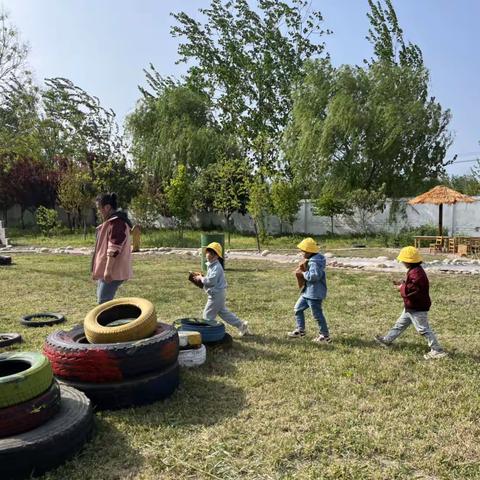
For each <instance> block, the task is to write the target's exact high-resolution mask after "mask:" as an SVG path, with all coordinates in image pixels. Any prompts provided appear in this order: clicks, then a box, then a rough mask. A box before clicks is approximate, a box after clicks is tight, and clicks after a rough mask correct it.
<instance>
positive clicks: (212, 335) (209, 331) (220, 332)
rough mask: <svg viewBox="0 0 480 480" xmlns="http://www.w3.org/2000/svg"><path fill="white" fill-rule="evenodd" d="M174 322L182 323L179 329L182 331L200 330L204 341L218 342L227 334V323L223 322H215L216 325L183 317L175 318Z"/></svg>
mask: <svg viewBox="0 0 480 480" xmlns="http://www.w3.org/2000/svg"><path fill="white" fill-rule="evenodd" d="M174 323H179V324H180V327H179V328H178V329H179V330H180V331H181V332H192V331H194V332H200V335H202V343H205V342H217V341H218V340H221V339H222V338H223V337H224V335H225V325H224V324H223V323H221V322H215V324H214V325H211V324H208V323H205V322H203V321H202V320H199V319H195V318H181V319H179V320H175V322H174Z"/></svg>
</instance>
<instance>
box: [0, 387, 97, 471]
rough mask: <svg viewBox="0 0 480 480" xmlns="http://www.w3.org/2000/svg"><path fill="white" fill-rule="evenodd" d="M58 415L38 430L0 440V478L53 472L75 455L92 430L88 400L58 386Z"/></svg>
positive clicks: (81, 394)
mask: <svg viewBox="0 0 480 480" xmlns="http://www.w3.org/2000/svg"><path fill="white" fill-rule="evenodd" d="M60 388H61V398H62V399H61V402H60V411H59V412H58V414H57V415H55V416H54V417H52V418H51V419H50V420H49V421H48V422H46V423H44V424H43V425H41V426H40V427H38V428H36V429H34V430H30V431H29V432H25V433H22V434H19V435H16V436H15V437H10V438H3V439H0V478H1V479H2V480H10V479H22V478H28V477H29V476H30V475H40V474H42V473H44V472H46V471H47V470H50V469H52V468H55V467H57V466H59V465H61V464H62V463H64V462H65V461H66V460H67V459H69V458H71V457H72V456H73V455H75V453H77V452H78V451H79V450H80V449H81V448H82V446H83V445H84V443H85V442H86V441H87V440H88V439H89V437H90V435H91V433H92V429H93V413H92V407H91V403H90V400H89V399H88V398H87V397H86V396H85V395H84V394H83V393H82V392H79V391H78V390H75V389H73V388H69V387H66V386H61V387H60Z"/></svg>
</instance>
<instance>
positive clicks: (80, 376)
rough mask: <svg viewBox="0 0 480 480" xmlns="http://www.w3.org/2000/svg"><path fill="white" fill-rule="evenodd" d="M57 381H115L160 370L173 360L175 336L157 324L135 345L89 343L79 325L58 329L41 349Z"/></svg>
mask: <svg viewBox="0 0 480 480" xmlns="http://www.w3.org/2000/svg"><path fill="white" fill-rule="evenodd" d="M43 351H44V353H45V355H46V356H47V357H48V359H49V360H50V363H51V365H52V369H53V373H54V375H55V376H56V377H58V378H60V379H66V380H71V381H75V382H77V381H78V382H86V383H105V382H117V381H122V380H125V379H128V378H133V377H137V376H139V375H143V374H146V373H149V372H154V371H159V370H162V369H164V368H166V367H168V366H169V365H172V364H173V363H175V362H176V361H177V357H178V333H177V330H176V329H175V328H174V327H172V326H171V325H167V324H166V323H157V330H156V331H155V333H154V334H153V336H151V337H148V338H144V339H143V340H137V341H135V342H122V343H102V344H90V343H88V342H87V340H86V337H85V332H84V329H83V326H82V325H76V326H75V327H73V328H72V329H71V330H69V331H63V330H58V331H56V332H54V333H52V334H51V335H49V336H48V337H47V340H46V341H45V345H44V347H43Z"/></svg>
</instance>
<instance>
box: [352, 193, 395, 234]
mask: <svg viewBox="0 0 480 480" xmlns="http://www.w3.org/2000/svg"><path fill="white" fill-rule="evenodd" d="M384 192H385V187H384V186H382V187H381V188H380V189H379V190H365V189H361V188H359V189H356V190H353V191H351V192H350V193H349V195H348V202H349V204H350V206H351V208H352V211H351V214H352V215H353V216H355V217H356V218H357V219H358V221H359V223H360V226H361V228H362V231H363V234H364V235H365V238H366V237H367V234H368V232H369V225H368V222H369V221H370V220H371V218H372V217H373V216H374V215H375V214H376V213H377V212H379V211H383V209H384V208H385V201H386V197H385V193H384Z"/></svg>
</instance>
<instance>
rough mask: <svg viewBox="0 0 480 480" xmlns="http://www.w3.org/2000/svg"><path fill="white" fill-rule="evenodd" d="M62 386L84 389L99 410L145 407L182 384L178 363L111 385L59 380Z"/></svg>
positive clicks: (163, 397) (168, 394)
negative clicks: (159, 370) (180, 382)
mask: <svg viewBox="0 0 480 480" xmlns="http://www.w3.org/2000/svg"><path fill="white" fill-rule="evenodd" d="M60 383H62V384H65V385H69V386H71V387H74V388H76V389H78V390H81V391H82V392H83V393H85V395H87V397H88V398H90V400H91V401H92V403H93V405H94V406H95V407H96V408H97V409H98V410H115V409H118V408H127V407H133V406H135V405H145V404H147V403H153V402H156V401H158V400H163V399H165V398H167V397H169V396H170V395H172V393H173V392H174V391H175V389H176V388H177V387H178V384H179V366H178V362H176V363H175V364H173V365H171V366H170V367H168V368H166V369H165V370H163V371H161V372H154V373H149V374H147V375H142V376H140V377H137V378H134V379H130V380H125V381H123V382H112V383H85V382H73V381H70V380H60Z"/></svg>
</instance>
